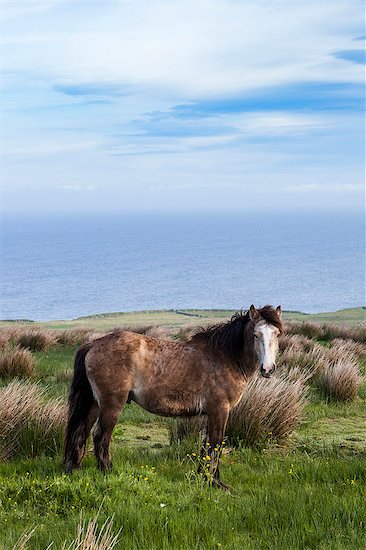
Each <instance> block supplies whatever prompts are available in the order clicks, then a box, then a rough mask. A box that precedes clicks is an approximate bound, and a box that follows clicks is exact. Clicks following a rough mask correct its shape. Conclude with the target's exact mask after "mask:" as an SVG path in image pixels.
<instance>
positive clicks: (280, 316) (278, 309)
mask: <svg viewBox="0 0 366 550" xmlns="http://www.w3.org/2000/svg"><path fill="white" fill-rule="evenodd" d="M276 313H277V315H278V317H279V318H280V319H282V307H281V306H277V307H276Z"/></svg>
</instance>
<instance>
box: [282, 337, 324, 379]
mask: <svg viewBox="0 0 366 550" xmlns="http://www.w3.org/2000/svg"><path fill="white" fill-rule="evenodd" d="M289 342H291V343H290V344H289V345H288V346H287V347H286V348H284V349H283V351H282V352H281V353H280V354H279V355H278V358H277V366H278V367H279V368H280V370H281V371H282V372H286V371H290V370H293V369H296V371H298V372H302V373H303V375H304V376H305V377H306V378H307V379H312V378H314V377H315V376H316V375H318V374H319V373H320V372H321V371H322V370H323V369H324V366H325V364H326V357H327V349H326V348H324V347H323V346H321V345H320V344H318V343H317V342H315V341H314V340H308V339H305V342H304V341H303V337H300V338H297V337H296V336H292V337H291V339H289ZM304 344H305V346H304ZM303 346H304V347H303Z"/></svg>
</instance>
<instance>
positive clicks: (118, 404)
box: [93, 394, 128, 471]
mask: <svg viewBox="0 0 366 550" xmlns="http://www.w3.org/2000/svg"><path fill="white" fill-rule="evenodd" d="M127 396H128V394H126V396H125V399H124V400H113V401H112V400H111V401H108V405H103V404H101V406H100V412H99V418H98V422H97V423H96V425H95V428H94V430H93V439H94V454H95V456H96V459H97V462H98V468H99V470H102V471H106V470H110V469H111V468H112V461H111V457H110V453H109V445H110V442H111V437H112V432H113V429H114V427H115V425H116V424H117V421H118V417H119V415H120V412H121V410H122V408H123V405H124V404H125V402H126V400H127Z"/></svg>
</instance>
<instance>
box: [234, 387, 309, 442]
mask: <svg viewBox="0 0 366 550" xmlns="http://www.w3.org/2000/svg"><path fill="white" fill-rule="evenodd" d="M305 401H306V399H305V385H304V380H303V379H302V378H301V377H300V378H297V379H296V380H289V379H287V378H275V377H273V378H270V379H269V380H267V379H264V378H253V379H252V380H250V381H249V382H248V384H247V385H246V387H245V390H244V393H243V395H242V398H241V400H240V402H239V404H238V405H237V407H235V409H234V410H233V411H232V412H231V414H230V418H229V422H228V429H227V434H228V436H229V439H230V440H231V441H234V442H235V441H240V442H241V443H243V444H244V445H245V446H248V447H255V446H258V445H260V444H263V442H265V441H267V440H273V441H276V442H281V441H283V440H284V439H285V438H286V437H287V436H288V435H289V434H290V433H291V432H292V431H293V430H294V428H295V427H296V426H297V425H298V423H299V422H300V420H301V416H302V412H303V409H304V405H305Z"/></svg>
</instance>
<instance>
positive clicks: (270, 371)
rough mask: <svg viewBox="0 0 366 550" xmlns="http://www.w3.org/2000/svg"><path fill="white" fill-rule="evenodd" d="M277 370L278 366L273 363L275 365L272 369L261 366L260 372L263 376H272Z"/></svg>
mask: <svg viewBox="0 0 366 550" xmlns="http://www.w3.org/2000/svg"><path fill="white" fill-rule="evenodd" d="M275 370H276V366H275V365H273V367H272V368H271V369H270V370H266V369H264V368H263V367H261V368H260V371H259V372H260V374H261V376H263V378H270V377H271V375H272V374H273V373H274V371H275Z"/></svg>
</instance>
